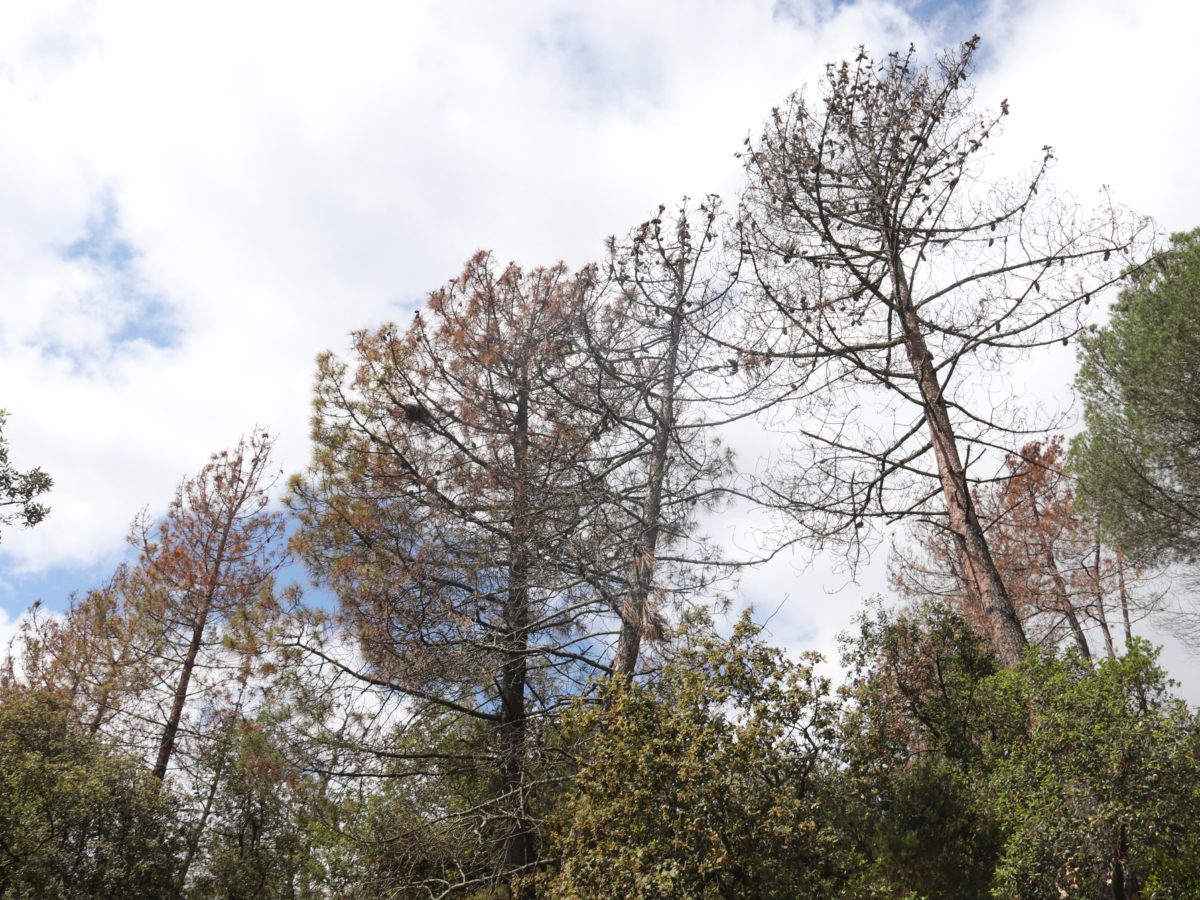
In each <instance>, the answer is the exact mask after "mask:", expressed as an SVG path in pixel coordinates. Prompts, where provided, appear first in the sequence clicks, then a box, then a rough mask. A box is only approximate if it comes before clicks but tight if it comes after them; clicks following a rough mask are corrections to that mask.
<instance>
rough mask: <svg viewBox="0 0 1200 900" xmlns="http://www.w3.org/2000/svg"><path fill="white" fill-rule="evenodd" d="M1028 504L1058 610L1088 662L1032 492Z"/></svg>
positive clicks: (1080, 628)
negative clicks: (1052, 583)
mask: <svg viewBox="0 0 1200 900" xmlns="http://www.w3.org/2000/svg"><path fill="white" fill-rule="evenodd" d="M1029 502H1030V504H1031V506H1032V510H1033V525H1034V530H1035V533H1036V535H1037V537H1036V540H1037V542H1038V545H1039V546H1040V547H1041V549H1042V559H1043V560H1044V561H1045V563H1046V568H1047V569H1048V570H1049V572H1050V578H1051V580H1052V581H1053V582H1054V592H1055V594H1056V595H1057V600H1058V608H1059V610H1060V611H1061V612H1062V614H1063V615H1064V616H1065V617H1066V619H1067V624H1068V625H1069V626H1070V628H1071V634H1072V635H1073V636H1074V638H1075V646H1076V647H1078V648H1079V655H1080V656H1082V657H1083V658H1084V659H1086V660H1089V661H1090V660H1091V658H1092V651H1091V648H1090V647H1089V646H1088V642H1087V636H1086V635H1085V634H1084V633H1083V625H1082V624H1081V623H1080V621H1079V616H1077V615H1076V614H1075V606H1074V604H1072V603H1071V594H1070V591H1068V590H1067V581H1066V579H1065V578H1063V576H1062V572H1061V571H1059V568H1058V560H1057V559H1055V557H1054V548H1053V547H1052V546H1051V544H1050V541H1048V540H1047V539H1046V536H1045V534H1044V533H1043V532H1042V529H1041V524H1042V522H1041V514H1040V513H1039V512H1038V507H1037V498H1036V497H1035V496H1034V494H1033V492H1032V491H1030V493H1029Z"/></svg>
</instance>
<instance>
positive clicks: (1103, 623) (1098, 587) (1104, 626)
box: [1084, 537, 1117, 659]
mask: <svg viewBox="0 0 1200 900" xmlns="http://www.w3.org/2000/svg"><path fill="white" fill-rule="evenodd" d="M1094 562H1095V568H1094V570H1093V572H1092V588H1093V591H1094V594H1095V598H1096V621H1097V622H1098V623H1100V633H1101V634H1102V635H1103V636H1104V649H1105V650H1106V651H1107V652H1108V658H1109V659H1116V658H1117V648H1116V645H1115V644H1113V639H1112V630H1111V629H1110V628H1109V627H1108V613H1107V612H1106V611H1105V609H1104V585H1103V584H1102V583H1101V581H1100V538H1099V537H1097V538H1096V549H1095V557H1094ZM1084 569H1087V566H1086V565H1084Z"/></svg>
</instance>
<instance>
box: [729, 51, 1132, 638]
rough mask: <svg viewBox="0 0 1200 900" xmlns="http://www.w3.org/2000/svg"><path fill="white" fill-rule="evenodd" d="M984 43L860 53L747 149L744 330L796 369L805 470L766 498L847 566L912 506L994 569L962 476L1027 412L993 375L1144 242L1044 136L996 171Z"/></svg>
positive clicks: (1065, 324) (1076, 311)
mask: <svg viewBox="0 0 1200 900" xmlns="http://www.w3.org/2000/svg"><path fill="white" fill-rule="evenodd" d="M978 46H979V38H978V37H973V38H971V39H970V40H969V41H967V42H966V43H964V44H962V45H961V46H960V47H959V48H957V49H955V50H952V51H947V52H945V53H943V54H941V55H940V56H939V57H938V59H937V61H936V63H935V64H934V65H933V66H929V67H921V66H918V65H917V64H916V62H915V51H914V50H913V49H912V48H910V49H909V51H908V52H907V53H893V54H891V55H889V56H888V57H886V58H885V59H884V60H882V61H876V60H874V59H873V58H872V57H871V56H870V55H869V54H868V53H867V52H866V51H865V50H862V51H860V52H859V54H858V56H857V58H856V59H854V60H853V61H849V62H843V63H841V64H838V65H831V66H829V68H828V70H827V75H826V78H825V80H824V82H823V83H822V85H821V87H820V93H819V96H818V98H817V99H816V100H815V101H814V100H811V99H810V98H809V97H808V96H807V95H806V94H805V93H804V92H799V93H796V94H794V95H792V97H790V98H789V100H788V101H787V103H785V104H784V105H783V106H782V107H780V108H777V109H775V110H774V111H773V112H772V115H771V117H770V118H769V119H768V120H767V122H766V124H765V126H764V128H763V131H762V133H761V135H760V136H759V138H758V140H757V141H751V140H747V142H746V143H747V152H746V154H745V161H746V171H747V176H748V179H747V186H746V188H745V191H744V194H743V197H742V207H741V211H740V215H739V219H738V225H737V227H738V231H739V234H740V237H741V241H742V254H743V257H744V259H745V260H746V265H745V266H744V268H743V271H745V272H747V273H748V279H749V282H750V285H749V291H748V293H749V294H751V295H752V297H753V301H754V302H752V303H748V304H747V306H746V310H745V312H744V317H745V322H744V325H745V329H746V331H745V333H746V337H745V343H746V346H748V347H753V348H754V350H755V352H756V353H757V354H759V355H761V357H762V358H763V359H764V360H773V361H776V362H779V361H782V362H784V363H786V364H785V365H782V366H779V367H778V372H777V376H778V378H779V381H780V385H781V386H782V387H783V388H785V389H786V390H787V391H789V392H790V393H791V394H792V395H793V396H794V397H796V398H797V399H798V401H799V408H798V410H797V415H796V417H795V418H794V419H792V418H789V419H788V420H787V421H788V430H789V431H790V432H791V433H792V434H793V435H794V437H795V438H796V440H795V443H794V449H795V455H796V458H795V460H794V461H795V463H796V465H794V466H792V467H790V469H789V471H788V475H787V476H786V477H785V478H774V479H772V481H771V484H770V486H769V494H770V497H771V500H772V502H775V503H777V504H779V505H781V506H786V507H787V508H788V509H789V510H790V511H791V513H792V514H793V515H794V517H795V520H796V521H797V523H798V524H799V525H800V526H801V528H802V530H803V531H804V532H805V533H807V534H809V535H810V536H812V537H815V538H816V539H817V540H818V541H819V542H825V541H835V542H844V543H846V544H848V545H850V547H851V548H853V552H852V554H851V562H852V563H853V562H854V560H855V559H856V558H857V553H858V550H859V548H861V546H862V541H863V538H864V537H865V536H866V535H867V534H873V533H875V530H874V529H870V528H868V527H867V526H868V525H869V524H870V522H871V521H872V520H875V521H880V522H891V521H894V520H896V519H898V518H901V517H904V516H908V515H914V514H915V515H922V516H933V517H936V518H939V519H942V520H943V521H946V522H947V523H948V524H949V526H950V527H951V529H952V530H953V531H955V532H956V533H959V535H960V537H964V539H966V538H965V536H966V535H967V534H968V533H976V534H977V539H971V540H970V541H969V542H970V543H975V544H979V545H980V546H979V547H978V548H977V553H978V554H979V555H980V556H979V560H977V564H976V568H980V567H981V568H982V569H983V570H986V569H994V567H993V566H991V565H990V562H985V561H984V560H983V556H985V555H986V547H985V546H983V540H982V534H981V533H978V526H977V523H974V524H972V523H973V522H974V520H975V516H974V512H973V510H971V508H970V497H969V488H968V485H969V484H970V483H971V481H973V480H975V479H973V478H972V477H969V476H968V469H969V468H970V466H971V464H972V463H974V462H976V461H977V460H979V459H980V458H981V457H987V456H989V455H990V454H989V451H990V450H993V449H996V450H1009V449H1016V448H1015V446H1014V445H1016V444H1019V443H1020V442H1021V441H1022V440H1024V439H1026V438H1025V435H1027V434H1028V433H1029V432H1030V431H1031V430H1036V428H1037V425H1036V424H1035V423H1028V422H1025V421H1023V419H1022V417H1021V416H1020V415H1019V414H1018V412H1019V410H1018V409H1017V406H1016V398H1014V397H1013V396H1012V394H1011V389H1009V388H1008V387H1007V386H1006V385H1000V386H999V390H997V385H996V384H995V383H989V380H988V379H989V378H990V377H991V376H993V375H995V373H997V372H999V371H1000V367H1001V366H1003V365H1006V364H1008V363H1010V362H1011V361H1012V360H1013V358H1014V356H1016V355H1018V354H1020V353H1023V352H1025V351H1028V350H1029V349H1031V348H1034V347H1038V346H1042V345H1047V344H1052V343H1054V342H1068V341H1069V339H1070V338H1071V336H1072V335H1074V334H1075V333H1076V332H1077V331H1078V330H1079V329H1080V327H1081V326H1082V313H1083V308H1084V307H1085V306H1086V305H1087V304H1088V303H1089V302H1090V300H1091V298H1092V297H1093V295H1094V294H1095V293H1096V292H1098V291H1101V290H1103V289H1104V288H1105V287H1107V286H1109V285H1110V284H1112V283H1113V282H1115V281H1116V280H1117V279H1118V278H1119V277H1120V276H1121V272H1122V271H1123V270H1124V269H1125V268H1127V267H1128V266H1129V265H1130V264H1131V263H1133V262H1135V261H1136V260H1137V259H1139V258H1140V257H1141V255H1142V254H1143V253H1144V252H1145V248H1144V247H1143V244H1144V243H1145V242H1146V241H1147V240H1148V238H1149V235H1150V229H1149V226H1148V225H1147V223H1146V222H1145V221H1144V220H1139V219H1136V218H1134V217H1133V216H1131V215H1129V214H1128V213H1127V212H1125V211H1124V210H1122V209H1120V208H1118V207H1116V206H1115V205H1114V204H1112V203H1111V202H1110V201H1108V199H1107V197H1105V202H1104V203H1103V204H1102V205H1101V207H1100V208H1098V209H1097V210H1095V211H1085V210H1083V209H1081V208H1080V207H1079V206H1078V205H1077V204H1076V203H1074V202H1073V201H1072V200H1071V199H1070V198H1066V197H1059V196H1056V195H1055V194H1054V193H1053V192H1052V191H1051V190H1050V189H1049V187H1048V185H1047V184H1046V176H1047V172H1048V170H1049V168H1050V165H1051V163H1052V161H1053V158H1054V156H1053V152H1052V151H1051V149H1050V148H1049V147H1043V148H1042V151H1041V158H1040V161H1039V162H1038V163H1037V164H1036V166H1035V167H1034V169H1033V170H1032V173H1031V174H1030V175H1029V176H1028V177H1027V178H1024V179H1021V180H1018V181H1001V180H985V178H984V162H985V155H984V150H985V148H986V146H987V143H988V141H989V140H990V139H991V138H992V137H993V136H994V135H995V134H996V132H997V129H998V127H999V125H1000V123H1001V121H1002V120H1003V118H1004V117H1005V116H1007V115H1008V101H1007V100H1005V101H1003V102H1002V103H1001V104H1000V107H999V109H997V110H994V111H991V112H987V113H985V112H980V111H978V109H977V107H976V105H975V103H974V98H973V91H972V90H971V89H970V88H969V87H968V86H967V80H968V77H969V75H970V73H971V71H972V58H973V56H974V54H975V51H976V50H977V48H978ZM998 466H999V458H998V457H997V458H995V465H994V467H993V470H992V471H995V468H996V467H998ZM956 520H958V521H957V524H956ZM995 589H996V590H1000V585H999V582H998V580H997V581H996V585H995ZM1014 621H1015V620H1014ZM1014 646H1015V645H1014Z"/></svg>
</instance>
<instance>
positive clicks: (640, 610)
mask: <svg viewBox="0 0 1200 900" xmlns="http://www.w3.org/2000/svg"><path fill="white" fill-rule="evenodd" d="M675 290H676V295H675V308H674V309H672V311H671V336H670V341H669V344H668V346H667V359H666V366H665V371H664V373H663V380H662V397H661V399H660V401H659V406H658V411H657V413H656V416H655V423H654V444H653V448H652V451H651V456H650V473H649V478H648V480H647V484H646V497H645V499H644V500H643V502H642V516H641V522H640V523H639V525H640V527H639V530H638V535H637V542H636V543H635V545H634V549H633V562H632V564H631V567H630V575H629V579H628V594H627V596H626V598H625V602H624V604H623V605H622V609H621V635H620V637H619V638H618V640H617V653H616V660H615V663H614V665H613V674H614V675H616V676H617V677H622V678H626V679H628V678H631V677H632V676H633V674H634V673H635V672H636V670H637V663H638V655H639V653H640V651H641V644H642V637H643V635H644V633H645V625H646V606H647V604H648V602H649V599H650V592H651V591H652V590H653V589H654V570H655V567H656V565H657V553H658V538H659V534H660V532H661V530H662V521H661V518H662V495H663V483H664V481H665V480H666V475H667V452H668V450H669V447H670V441H671V434H672V431H673V430H674V427H675V387H676V385H675V378H676V373H677V371H678V365H679V344H680V341H681V340H682V336H683V299H684V298H683V272H682V266H680V271H679V272H677V273H676V286H675Z"/></svg>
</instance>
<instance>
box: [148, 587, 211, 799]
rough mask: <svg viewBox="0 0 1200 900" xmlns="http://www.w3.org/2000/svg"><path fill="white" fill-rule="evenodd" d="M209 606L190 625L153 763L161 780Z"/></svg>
mask: <svg viewBox="0 0 1200 900" xmlns="http://www.w3.org/2000/svg"><path fill="white" fill-rule="evenodd" d="M208 610H209V606H208V605H206V606H205V607H204V608H203V610H201V612H200V618H199V619H198V620H197V621H196V624H195V625H194V626H192V640H191V642H190V643H189V644H188V649H187V655H186V656H185V657H184V659H183V668H182V669H181V670H180V672H179V682H178V683H177V684H176V686H175V699H174V701H173V702H172V703H171V714H170V716H168V717H167V724H166V725H165V726H164V728H163V734H162V739H161V740H160V741H159V745H158V759H157V760H156V761H155V763H154V773H153V774H154V777H155V778H157V779H158V780H159V781H162V780H163V779H164V778H165V777H166V775H167V766H168V765H169V764H170V762H171V754H172V753H173V752H174V751H175V737H176V735H178V734H179V722H180V720H181V719H182V718H183V707H184V704H185V703H187V694H188V685H189V684H190V683H191V680H192V670H193V669H194V668H195V667H196V657H197V655H198V654H199V653H200V646H201V644H202V643H203V641H204V625H205V623H206V621H207V620H208Z"/></svg>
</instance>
